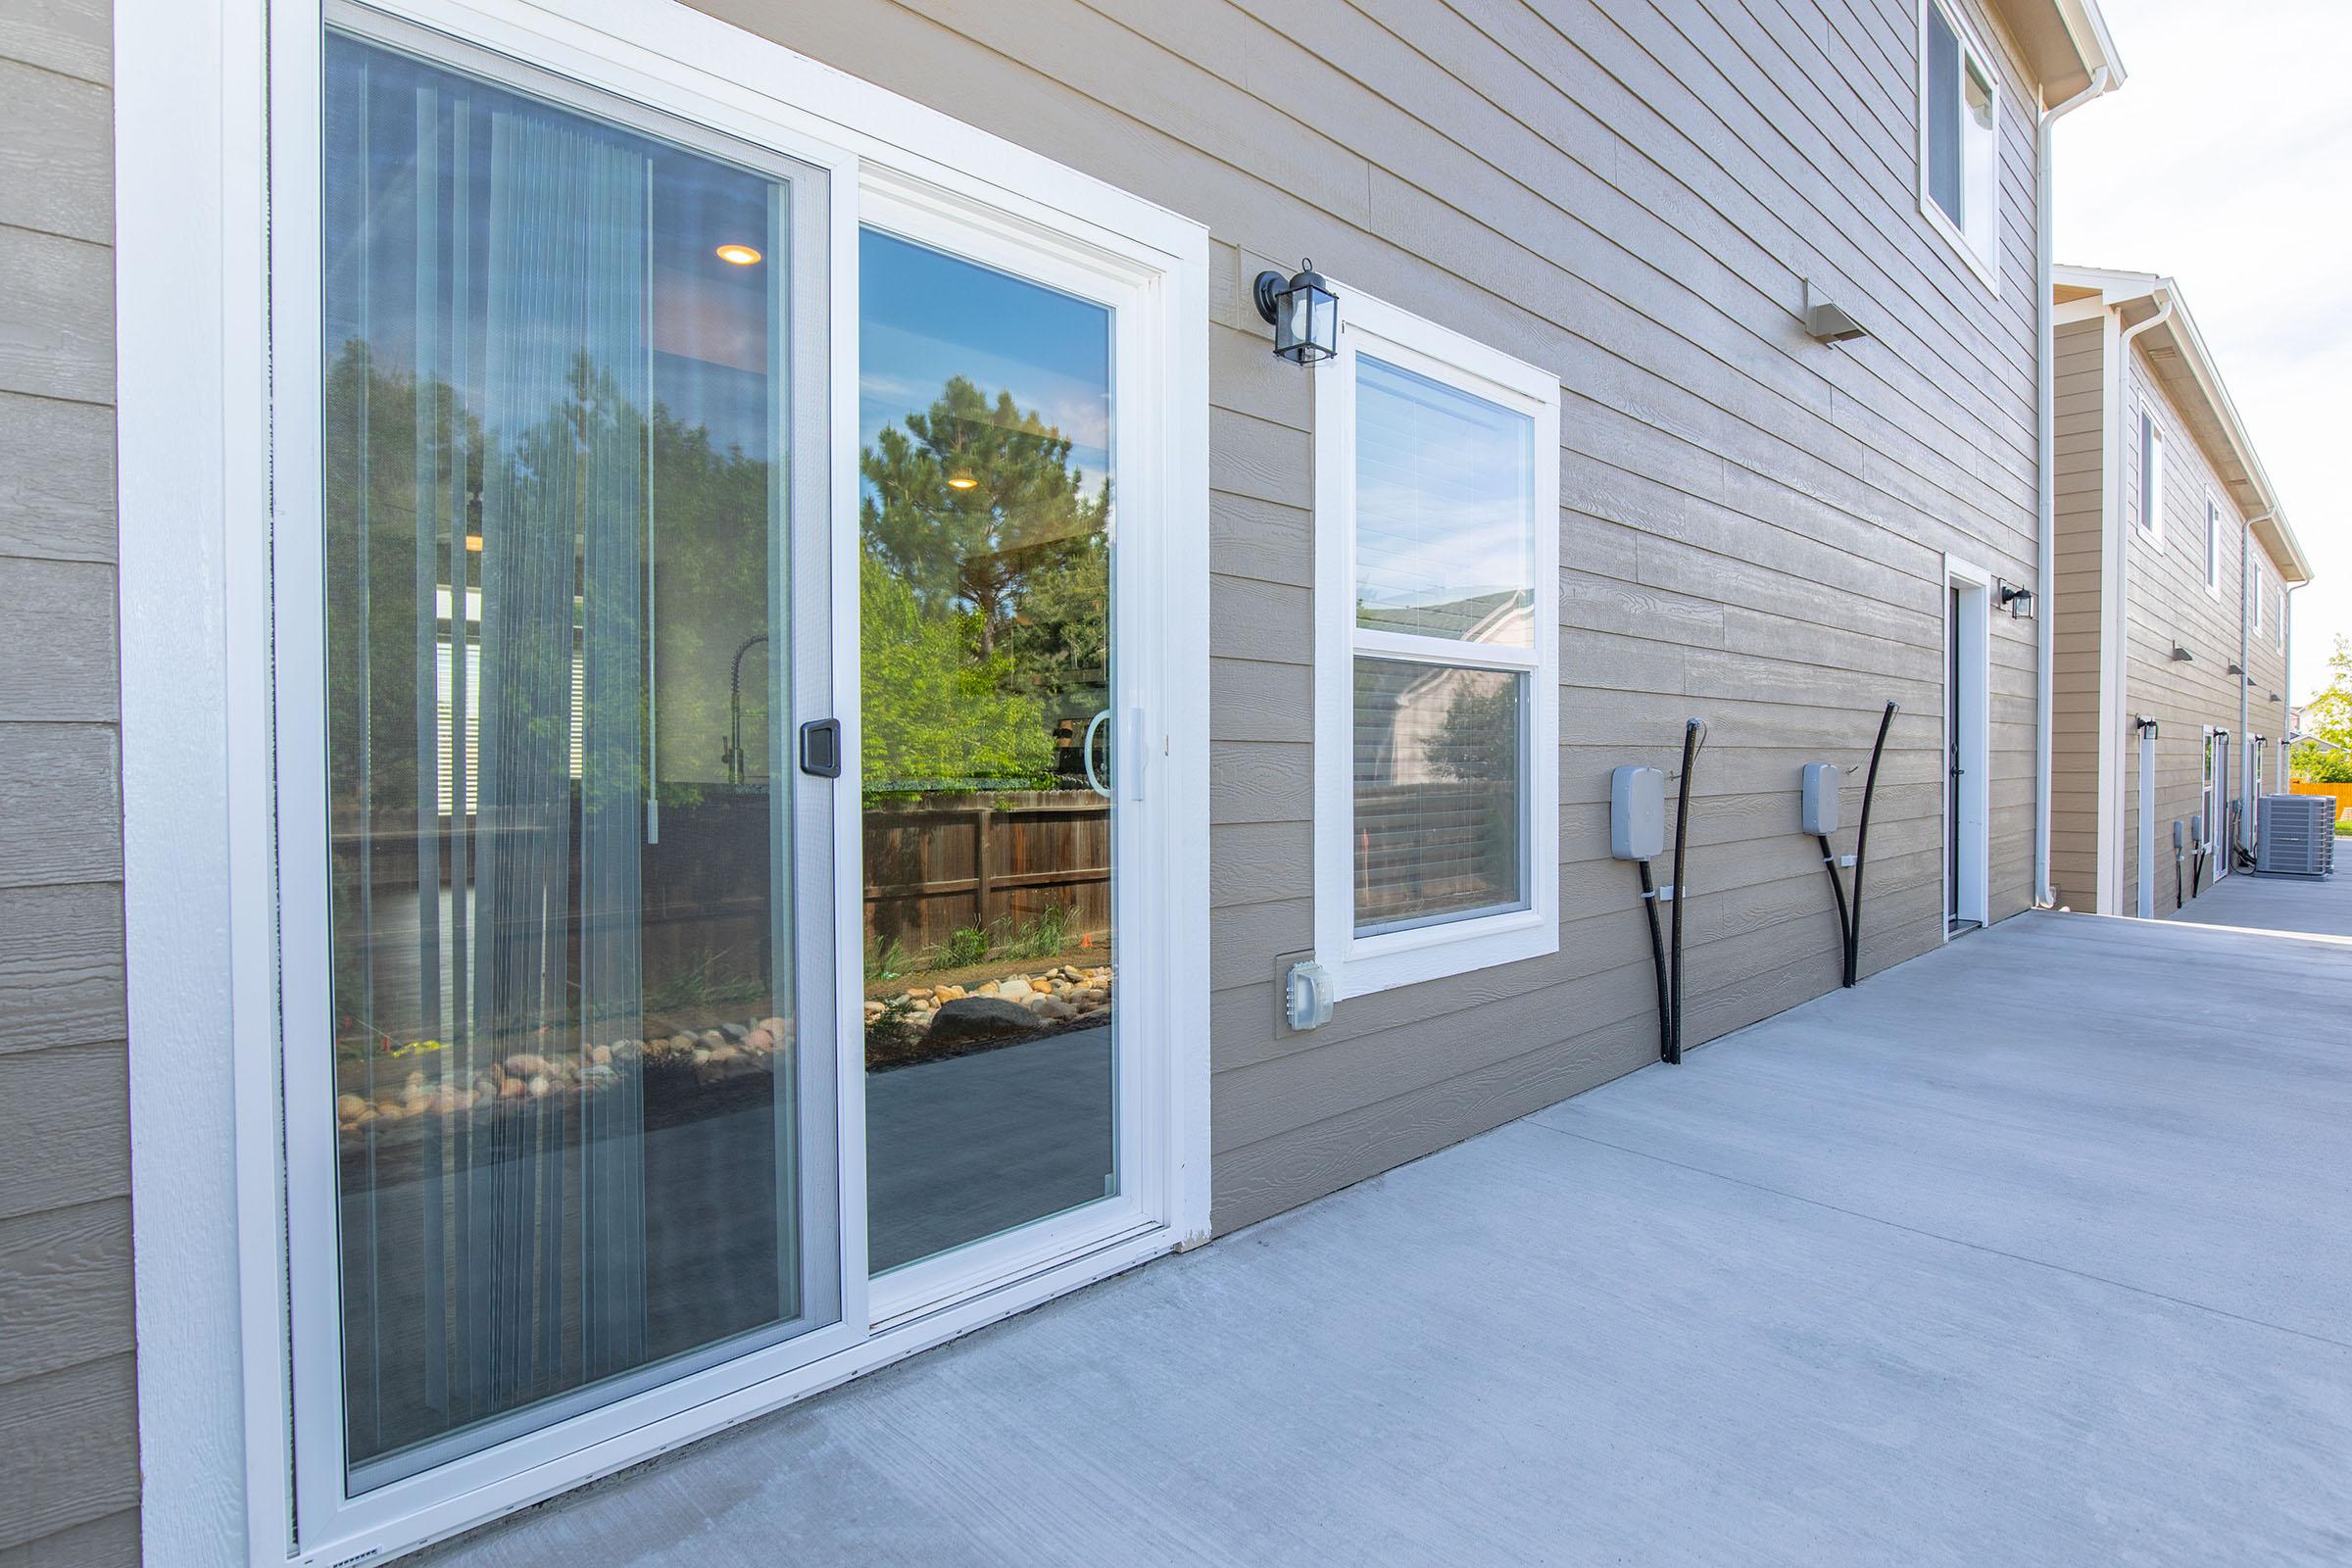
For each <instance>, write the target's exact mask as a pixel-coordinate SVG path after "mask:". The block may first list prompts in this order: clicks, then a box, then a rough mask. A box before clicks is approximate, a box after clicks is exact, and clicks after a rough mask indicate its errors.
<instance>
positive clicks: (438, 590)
mask: <svg viewBox="0 0 2352 1568" xmlns="http://www.w3.org/2000/svg"><path fill="white" fill-rule="evenodd" d="M324 69H325V83H324V94H323V98H324V104H325V125H324V143H323V178H322V188H321V196H322V200H323V208H324V211H323V218H324V222H323V234H324V254H323V257H322V264H323V269H324V272H323V286H322V307H323V313H324V316H323V322H322V325H323V333H322V337H323V356H324V363H323V365H322V366H321V368H320V369H321V375H322V382H323V385H322V392H323V410H324V429H323V432H322V434H323V450H324V459H325V466H324V481H323V487H322V494H321V496H320V504H321V507H322V511H323V524H324V529H325V567H326V570H325V581H324V583H323V585H322V587H323V592H324V595H325V637H326V647H327V661H326V671H325V680H326V738H327V781H326V783H327V796H328V809H329V813H330V829H331V838H330V844H329V848H328V860H327V866H328V889H329V899H330V905H329V907H330V912H331V935H330V944H331V954H332V962H333V971H332V994H333V1008H334V1010H333V1018H332V1026H333V1037H332V1039H331V1040H327V1041H307V1042H306V1041H294V1040H290V1041H289V1042H288V1043H287V1049H288V1050H289V1051H330V1050H331V1052H332V1053H333V1061H334V1068H333V1070H334V1080H335V1088H336V1091H337V1095H336V1100H335V1103H334V1105H333V1106H332V1108H331V1109H330V1108H328V1107H326V1106H323V1105H322V1106H319V1107H316V1108H315V1109H313V1108H311V1107H305V1106H300V1105H297V1106H293V1107H291V1109H290V1112H289V1114H296V1115H302V1114H317V1115H319V1116H320V1117H322V1118H323V1117H325V1116H328V1115H331V1116H333V1118H334V1120H335V1125H336V1150H337V1153H338V1156H339V1158H338V1180H339V1207H338V1219H339V1248H340V1255H339V1258H338V1262H339V1265H340V1278H341V1308H342V1315H341V1325H340V1326H341V1330H342V1337H343V1355H342V1363H343V1371H344V1397H343V1405H344V1426H345V1446H346V1452H347V1455H348V1458H349V1462H350V1466H351V1476H350V1484H351V1485H352V1487H353V1489H354V1490H355V1491H358V1490H366V1489H368V1488H369V1487H373V1486H376V1485H379V1484H382V1483H384V1482H388V1481H392V1480H396V1479H398V1478H399V1477H401V1476H403V1475H407V1474H411V1473H414V1472H415V1471H417V1470H420V1469H423V1468H425V1467H426V1466H427V1465H429V1464H432V1463H436V1462H439V1461H440V1460H442V1459H445V1458H449V1457H454V1456H455V1455H456V1454H459V1453H463V1452H466V1451H470V1450H472V1449H475V1448H479V1447H482V1446H486V1445H488V1444H490V1443H493V1442H497V1441H499V1440H501V1439H502V1438H506V1437H510V1436H514V1435H515V1434H517V1433H519V1432H522V1431H527V1430H530V1429H532V1428H534V1427H537V1426H540V1425H544V1424H546V1423H547V1422H549V1421H553V1420H556V1419H559V1418H560V1417H562V1416H564V1415H567V1414H570V1413H573V1412H575V1411H577V1410H579V1409H582V1408H585V1407H586V1406H587V1405H589V1404H592V1403H596V1402H601V1401H602V1400H604V1399H608V1398H612V1397H618V1394H619V1393H622V1392H627V1390H628V1389H631V1388H635V1387H642V1386H644V1384H645V1383H646V1382H648V1381H651V1380H654V1379H657V1378H662V1377H669V1376H675V1375H678V1374H680V1373H682V1372H684V1371H686V1370H689V1369H691V1367H692V1366H694V1365H701V1364H708V1363H710V1362H712V1361H715V1360H717V1359H719V1358H720V1357H722V1356H725V1355H732V1354H738V1353H741V1352H742V1351H743V1350H746V1349H749V1348H754V1347H755V1346H757V1345H762V1344H767V1343H772V1342H774V1341H776V1340H779V1339H782V1338H785V1337H787V1336H788V1335H790V1334H793V1333H797V1332H800V1331H801V1330H803V1329H805V1328H807V1327H809V1326H810V1325H811V1324H813V1323H814V1322H816V1321H820V1320H821V1321H826V1322H830V1321H834V1320H836V1319H837V1317H838V1310H839V1308H838V1296H837V1294H833V1295H830V1296H828V1294H827V1293H828V1292H837V1285H835V1284H832V1283H830V1281H831V1276H830V1275H823V1276H821V1277H820V1275H819V1274H817V1273H812V1272H811V1270H812V1269H815V1268H817V1267H818V1264H817V1258H818V1254H819V1253H820V1252H823V1251H825V1249H823V1248H821V1247H806V1248H805V1247H804V1246H803V1239H804V1236H805V1234H806V1226H805V1224H804V1219H803V1216H804V1215H805V1213H807V1212H809V1209H808V1208H805V1207H804V1204H815V1203H816V1202H817V1201H816V1200H813V1199H811V1198H809V1193H808V1188H807V1184H806V1182H805V1181H804V1173H805V1172H807V1171H810V1170H814V1169H818V1168H821V1167H823V1166H825V1165H826V1164H827V1162H829V1158H830V1156H829V1155H826V1156H824V1157H823V1160H821V1161H820V1160H818V1159H817V1157H816V1155H815V1154H814V1152H813V1148H812V1142H811V1141H812V1140H814V1139H818V1138H822V1137H829V1136H830V1128H831V1123H830V1120H829V1119H823V1120H821V1121H818V1120H810V1119H809V1118H811V1117H818V1116H821V1115H822V1112H821V1111H820V1110H819V1108H818V1105H819V1101H818V1098H817V1097H813V1096H810V1095H808V1094H805V1093H803V1084H804V1078H803V1074H804V1073H805V1072H806V1071H808V1070H809V1069H807V1068H804V1067H800V1066H796V1065H795V1063H796V1061H797V1059H798V1058H797V1057H796V1056H795V1054H794V1051H793V1045H794V1036H795V1022H796V1020H795V1006H794V997H795V990H796V987H795V963H794V943H795V922H794V919H793V907H792V900H791V898H790V895H789V889H790V888H791V886H792V853H791V840H790V831H789V823H790V821H791V819H792V810H793V800H792V794H793V791H792V784H791V780H792V775H791V774H790V773H789V771H786V770H784V769H782V768H779V767H775V766H774V765H772V764H773V760H774V759H775V758H776V757H777V756H778V755H779V754H780V750H781V741H780V735H781V729H780V726H781V725H782V723H783V722H784V715H785V712H786V711H788V709H789V706H790V705H789V703H787V702H783V701H777V700H772V699H774V698H775V697H776V694H778V693H780V692H783V691H785V690H787V689H788V688H787V685H786V677H787V675H788V673H789V667H790V666H789V661H788V658H787V654H788V649H789V638H788V636H786V635H785V633H786V629H787V628H786V626H785V624H784V623H783V617H784V613H785V612H784V608H783V607H785V606H787V605H788V604H789V600H788V598H787V597H786V596H785V587H786V581H785V563H786V562H787V560H788V555H787V543H786V540H787V537H788V526H787V523H788V518H789V487H788V485H787V483H786V479H785V465H784V462H783V458H784V454H783V452H781V451H780V450H779V445H778V432H779V431H781V430H783V429H786V428H788V427H789V423H788V416H789V408H788V403H789V393H788V382H787V381H786V379H785V377H784V375H783V372H782V371H781V370H780V369H779V366H780V365H781V364H782V363H783V361H782V359H781V358H780V356H781V355H782V353H783V343H784V338H785V334H784V332H783V328H782V320H781V313H782V311H783V309H784V305H783V301H784V299H785V298H786V294H785V274H786V273H787V271H788V270H790V268H789V252H790V238H789V234H790V228H791V216H792V208H791V204H790V192H789V188H788V186H787V184H786V183H785V182H784V181H783V180H781V179H778V178H776V177H774V176H771V175H769V174H765V173H760V172H753V171H752V170H749V169H746V168H741V167H737V166H735V165H732V164H728V163H723V162H720V161H718V160H716V159H713V158H711V157H707V156H704V155H702V154H700V153H696V152H691V151H688V150H686V149H684V148H681V147H679V146H675V145H671V144H669V143H667V142H662V141H657V140H654V139H651V138H648V137H646V136H643V135H640V134H637V133H635V132H633V131H630V130H626V129H623V128H620V127H618V126H616V125H613V124H610V123H604V122H602V121H599V120H594V119H590V118H588V117H586V116H583V115H580V114H577V113H573V112H571V111H570V110H568V109H564V108H561V107H558V106H556V105H554V104H552V103H548V102H543V101H541V100H538V99H535V98H532V97H528V96H525V95H523V94H521V93H518V92H515V91H510V90H507V89H504V88H501V87H497V86H494V85H491V84H489V83H486V82H483V81H480V80H477V79H474V78H472V77H470V76H466V75H463V74H460V73H456V72H454V71H450V70H446V69H443V68H441V67H438V66H435V65H430V64H427V63H425V62H423V61H421V60H417V59H415V58H412V57H410V56H407V55H404V54H399V53H395V52H393V51H390V50H387V49H384V48H380V47H378V46H376V45H373V44H370V43H367V42H363V41H361V40H359V39H356V38H352V37H347V36H343V35H339V34H330V35H329V36H328V38H327V40H326V45H325V62H324ZM825 1034H826V1032H825V1031H820V1035H819V1038H824V1037H825ZM819 1128H821V1129H822V1131H821V1132H819V1131H815V1130H813V1129H819ZM821 1206H822V1209H823V1211H824V1212H825V1213H827V1214H830V1212H831V1211H832V1206H833V1205H832V1200H831V1199H830V1198H829V1197H827V1198H824V1199H823V1200H822V1201H821ZM824 1266H825V1267H830V1265H829V1264H826V1265H824ZM657 1369H659V1370H658V1371H657Z"/></svg>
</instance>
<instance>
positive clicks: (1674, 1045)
mask: <svg viewBox="0 0 2352 1568" xmlns="http://www.w3.org/2000/svg"><path fill="white" fill-rule="evenodd" d="M1706 733H1707V726H1706V725H1704V724H1702V723H1700V722H1699V721H1698V720H1697V719H1695V718H1693V719H1687V720H1685V721H1684V724H1683V781H1682V785H1681V787H1680V788H1679V789H1678V790H1677V792H1676V794H1675V802H1674V983H1673V995H1672V998H1671V1001H1672V1002H1673V1005H1674V1008H1673V1011H1674V1017H1673V1021H1672V1022H1671V1023H1670V1024H1668V1026H1667V1031H1668V1032H1667V1036H1666V1059H1667V1060H1668V1061H1672V1062H1679V1061H1681V1060H1682V1059H1683V899H1684V896H1685V893H1686V891H1687V890H1686V889H1685V888H1684V886H1683V847H1684V845H1685V844H1687V843H1688V842H1689V841H1690V838H1691V764H1692V763H1693V762H1695V761H1697V760H1698V749H1699V747H1700V746H1701V745H1703V744H1704V743H1705V739H1706Z"/></svg>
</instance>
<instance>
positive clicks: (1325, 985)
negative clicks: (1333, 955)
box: [1283, 958, 1338, 1029]
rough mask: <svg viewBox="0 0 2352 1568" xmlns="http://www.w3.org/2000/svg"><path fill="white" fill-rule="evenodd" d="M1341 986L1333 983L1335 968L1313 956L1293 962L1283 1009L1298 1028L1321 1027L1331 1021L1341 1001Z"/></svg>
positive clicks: (1292, 1023)
mask: <svg viewBox="0 0 2352 1568" xmlns="http://www.w3.org/2000/svg"><path fill="white" fill-rule="evenodd" d="M1337 990H1338V987H1337V986H1335V985H1334V984H1333V982H1332V978H1331V971H1330V970H1329V969H1326V968H1324V967H1323V966H1322V965H1321V964H1319V963H1317V962H1315V961H1314V960H1313V959H1312V958H1309V959H1307V960H1306V961H1305V962H1303V963H1294V964H1292V965H1291V973H1290V984H1289V986H1288V987H1287V994H1286V995H1285V997H1284V999H1283V1012H1284V1015H1285V1016H1286V1017H1288V1018H1289V1020H1290V1024H1291V1027H1292V1028H1294V1029H1320V1028H1321V1027H1323V1025H1325V1024H1327V1023H1329V1022H1331V1009H1332V1005H1333V1004H1334V1003H1335V1002H1336V1001H1337V1000H1338V998H1337V996H1336V995H1335V993H1336V992H1337Z"/></svg>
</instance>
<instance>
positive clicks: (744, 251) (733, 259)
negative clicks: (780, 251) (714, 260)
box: [717, 245, 760, 267]
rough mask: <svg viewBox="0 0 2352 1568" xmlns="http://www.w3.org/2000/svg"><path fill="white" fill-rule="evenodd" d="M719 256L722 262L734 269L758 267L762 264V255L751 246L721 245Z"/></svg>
mask: <svg viewBox="0 0 2352 1568" xmlns="http://www.w3.org/2000/svg"><path fill="white" fill-rule="evenodd" d="M717 254H718V259H719V260H720V261H722V262H725V263H728V264H729V265H730V266H734V267H756V266H758V265H759V262H760V253H759V252H758V251H756V250H754V249H752V248H751V247H750V246H749V245H721V246H720V247H719V248H718V253H717Z"/></svg>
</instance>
